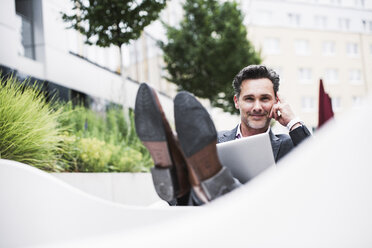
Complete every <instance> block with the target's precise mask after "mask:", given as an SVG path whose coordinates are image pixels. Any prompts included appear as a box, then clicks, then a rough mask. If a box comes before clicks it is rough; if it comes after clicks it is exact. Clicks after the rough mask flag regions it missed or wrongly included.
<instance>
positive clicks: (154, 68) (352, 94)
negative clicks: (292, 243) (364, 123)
mask: <svg viewBox="0 0 372 248" xmlns="http://www.w3.org/2000/svg"><path fill="white" fill-rule="evenodd" d="M170 3H172V4H169V5H168V7H167V9H166V10H165V11H164V13H163V16H162V18H163V21H165V22H168V23H171V25H173V26H175V25H177V23H178V22H179V21H180V20H181V18H182V8H180V6H181V5H182V1H180V0H174V1H170ZM239 4H240V7H241V9H242V12H243V13H244V15H245V20H244V23H245V25H246V27H247V30H248V38H249V40H251V41H252V42H253V44H254V46H255V48H256V49H257V50H258V51H260V52H261V56H262V58H263V64H265V65H267V66H269V67H272V68H273V69H275V70H276V71H277V72H278V73H279V75H280V77H281V86H280V92H281V94H282V95H283V96H284V97H285V98H286V100H287V101H288V102H289V103H290V104H291V106H292V107H293V109H294V111H295V113H296V114H297V115H298V116H300V117H301V118H302V119H303V120H304V121H305V122H306V123H307V125H309V126H310V127H312V128H316V127H317V125H318V119H317V118H318V94H319V80H320V79H323V82H324V84H325V89H326V91H327V92H328V93H329V95H330V96H331V98H332V104H333V110H334V112H335V118H336V119H337V117H338V116H340V115H342V114H343V113H345V112H348V111H352V109H354V108H358V107H359V106H360V105H361V102H362V101H363V99H364V98H365V96H366V95H367V94H368V92H370V88H371V87H372V70H371V68H372V1H371V0H244V1H243V0H241V1H239ZM164 39H165V38H164V31H162V29H161V28H159V25H158V24H156V25H151V26H149V27H147V28H146V31H145V33H144V35H143V36H142V37H141V39H140V40H138V41H136V42H134V43H133V44H132V45H131V46H129V48H128V49H129V50H131V53H130V63H129V67H128V71H129V75H130V76H131V77H133V78H136V77H137V75H142V76H143V75H147V76H146V79H147V80H149V81H150V82H151V81H154V82H156V83H155V84H156V85H157V87H158V88H159V89H161V90H164V91H166V92H169V94H170V95H172V94H173V93H172V92H174V91H175V87H174V86H172V85H169V84H168V83H167V81H166V80H165V79H164V76H165V75H166V73H165V72H164V71H163V70H162V67H163V61H162V58H161V51H160V50H159V48H157V47H156V41H157V40H164ZM141 47H142V52H141V51H140V50H141V49H140V48H141ZM144 47H145V48H144ZM153 49H154V50H156V49H157V50H156V54H158V56H155V55H154V54H155V53H153V54H152V56H147V57H146V54H149V50H153ZM143 51H146V52H143ZM138 54H140V55H138ZM135 56H137V58H138V57H140V60H135V59H133V58H134V57H135ZM215 121H216V122H217V123H219V122H220V121H221V122H224V121H225V120H222V119H221V120H220V119H217V118H216V119H215ZM229 121H230V122H229V123H226V124H222V126H229V125H230V126H231V125H232V124H231V123H232V122H234V121H238V120H237V119H236V118H234V117H231V118H229ZM217 125H218V124H217Z"/></svg>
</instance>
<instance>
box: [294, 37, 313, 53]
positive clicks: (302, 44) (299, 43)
mask: <svg viewBox="0 0 372 248" xmlns="http://www.w3.org/2000/svg"><path fill="white" fill-rule="evenodd" d="M295 50H296V54H297V55H309V54H310V46H309V41H307V40H296V41H295Z"/></svg>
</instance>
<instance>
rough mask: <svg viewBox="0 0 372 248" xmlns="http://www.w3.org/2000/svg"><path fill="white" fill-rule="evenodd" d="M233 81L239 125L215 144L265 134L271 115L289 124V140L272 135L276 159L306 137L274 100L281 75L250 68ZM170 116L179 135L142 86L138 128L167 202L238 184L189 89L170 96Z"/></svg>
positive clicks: (211, 194)
mask: <svg viewBox="0 0 372 248" xmlns="http://www.w3.org/2000/svg"><path fill="white" fill-rule="evenodd" d="M233 85H234V89H235V92H236V95H235V97H234V101H235V106H236V107H237V108H238V109H239V110H240V114H241V123H240V125H238V127H236V128H235V129H233V130H231V131H227V132H223V133H221V134H220V135H219V137H218V140H219V142H225V141H228V140H232V139H234V138H235V137H236V136H238V137H239V135H240V137H242V136H249V135H254V134H258V133H262V132H265V131H266V130H267V129H268V127H269V124H270V120H271V118H273V117H274V118H275V119H277V120H278V121H279V122H280V123H282V124H283V125H288V126H289V128H290V129H291V133H290V134H291V137H292V141H291V139H290V138H289V137H288V136H286V135H280V136H275V135H273V134H272V133H270V136H271V137H272V138H271V141H272V146H273V152H274V157H275V159H276V160H278V159H279V158H280V157H282V156H284V155H285V154H286V153H288V152H289V151H290V150H291V149H292V148H293V146H294V145H297V144H298V143H299V142H301V141H302V140H303V139H304V138H306V137H307V136H309V134H310V133H309V132H308V130H307V129H306V127H305V126H303V125H302V123H301V121H298V120H297V119H296V118H293V116H294V114H293V112H292V111H291V109H290V107H289V106H288V105H287V104H285V103H284V102H280V101H278V100H277V97H278V96H277V90H278V86H279V77H278V76H277V75H276V74H275V73H274V72H273V71H272V70H269V69H267V68H266V67H264V66H256V65H255V66H248V67H246V68H244V69H243V70H242V71H241V72H240V73H239V74H238V75H237V76H236V77H235V79H234V83H233ZM279 111H280V113H279ZM281 112H283V113H281ZM174 114H175V124H176V131H177V138H176V136H175V134H173V132H172V130H171V128H170V125H169V123H168V121H167V119H166V117H165V114H164V112H163V110H162V107H161V105H160V102H159V99H158V98H157V95H156V93H155V91H154V90H153V89H151V88H150V87H149V86H148V85H146V84H141V86H140V88H139V90H138V93H137V98H136V105H135V124H136V131H137V134H138V136H139V138H140V139H141V141H142V143H143V144H144V145H145V146H146V148H147V149H148V150H149V152H150V154H151V156H152V158H153V160H154V164H155V167H154V168H152V169H151V174H152V177H153V181H154V186H155V189H156V192H157V193H158V195H159V196H160V198H162V199H164V200H165V201H167V202H168V203H169V204H170V205H202V204H204V203H208V202H210V201H212V200H214V199H216V198H218V197H219V196H221V195H223V194H225V193H228V192H230V191H232V190H233V189H235V188H237V187H239V185H240V183H239V182H238V181H237V180H236V179H234V178H233V177H232V175H231V173H230V171H229V170H228V169H227V168H225V167H223V166H222V165H221V163H220V161H219V159H218V156H217V149H216V144H217V131H216V129H215V126H214V124H213V121H212V119H211V118H210V116H209V114H208V112H207V111H206V110H205V108H204V107H203V106H202V105H201V104H200V103H199V102H198V101H197V100H196V98H195V97H193V96H192V95H191V94H190V93H188V92H180V93H178V94H177V96H176V98H175V99H174Z"/></svg>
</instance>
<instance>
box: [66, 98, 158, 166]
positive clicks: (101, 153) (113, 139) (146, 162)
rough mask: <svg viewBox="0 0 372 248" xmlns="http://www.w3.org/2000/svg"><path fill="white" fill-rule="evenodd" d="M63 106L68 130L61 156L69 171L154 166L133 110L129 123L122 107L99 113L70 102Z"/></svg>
mask: <svg viewBox="0 0 372 248" xmlns="http://www.w3.org/2000/svg"><path fill="white" fill-rule="evenodd" d="M63 109H64V111H63V113H64V114H63V115H61V116H60V119H59V121H60V123H61V124H62V126H63V127H64V129H66V130H68V132H65V133H64V144H63V149H61V154H60V156H61V158H62V160H61V161H62V163H61V167H63V169H64V170H65V171H82V172H141V171H148V170H149V168H150V167H151V166H153V163H152V159H151V157H150V154H149V153H148V151H147V149H146V148H145V147H144V146H143V145H142V143H141V141H140V140H139V139H138V137H137V135H136V132H135V129H134V116H133V112H130V115H129V117H128V119H129V120H130V123H129V124H128V123H127V121H126V118H125V116H124V112H123V110H122V109H121V108H109V109H108V110H107V111H106V113H104V114H98V113H96V112H94V111H92V110H90V109H87V108H85V107H83V106H75V107H74V106H72V104H71V103H68V104H66V105H65V106H64V107H63Z"/></svg>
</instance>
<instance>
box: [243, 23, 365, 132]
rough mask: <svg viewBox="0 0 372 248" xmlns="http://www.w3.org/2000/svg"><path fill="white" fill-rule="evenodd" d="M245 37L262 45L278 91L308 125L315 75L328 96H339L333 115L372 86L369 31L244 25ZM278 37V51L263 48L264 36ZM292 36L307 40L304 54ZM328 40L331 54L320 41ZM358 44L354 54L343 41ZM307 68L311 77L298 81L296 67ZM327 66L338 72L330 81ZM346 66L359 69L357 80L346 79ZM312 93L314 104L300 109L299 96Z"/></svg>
mask: <svg viewBox="0 0 372 248" xmlns="http://www.w3.org/2000/svg"><path fill="white" fill-rule="evenodd" d="M248 36H249V39H250V40H251V41H252V42H253V43H254V45H255V46H256V48H257V49H262V57H263V59H264V61H263V64H266V65H268V66H270V67H273V68H274V69H279V71H280V76H281V78H282V80H281V86H280V92H282V95H284V96H285V98H286V99H287V101H288V102H290V103H291V105H292V106H293V109H294V110H295V112H296V114H297V115H299V116H300V117H302V118H303V119H304V121H305V122H306V123H307V124H308V125H309V126H312V127H315V126H317V118H318V116H317V113H318V91H319V79H320V78H323V81H324V83H325V90H326V91H327V92H328V93H329V95H330V96H331V97H332V98H338V99H340V108H338V109H335V117H336V118H337V116H338V115H340V114H342V113H344V112H345V111H348V110H350V109H351V108H352V106H353V104H352V102H353V100H352V99H353V97H364V96H366V94H367V91H368V89H369V88H371V86H372V75H371V69H370V68H372V54H371V51H370V49H371V48H370V46H372V35H365V34H363V35H362V34H358V33H346V32H329V31H328V32H325V31H316V30H301V29H293V28H273V27H257V26H250V27H248ZM267 38H276V39H278V40H279V52H278V53H277V54H272V53H268V52H265V39H267ZM296 40H306V41H308V44H309V46H308V47H309V53H308V54H307V55H298V54H297V53H296V49H295V46H296ZM324 41H332V42H334V44H335V53H334V55H332V56H325V55H324V54H323V42H324ZM348 43H355V44H357V46H358V55H356V56H349V55H348V54H347V52H346V49H347V44H348ZM300 68H308V69H310V71H311V78H310V80H309V81H308V82H307V83H301V80H300V78H299V72H298V70H299V69H300ZM327 69H335V70H337V72H338V81H337V82H336V83H331V82H329V80H328V81H327V80H326V78H325V74H326V70H327ZM350 70H359V71H360V73H361V77H362V80H361V83H359V84H353V83H351V82H350V80H349V74H350ZM305 96H307V97H313V99H314V101H315V107H314V109H313V110H312V111H304V110H303V109H302V106H301V104H302V100H301V98H302V97H305Z"/></svg>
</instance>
